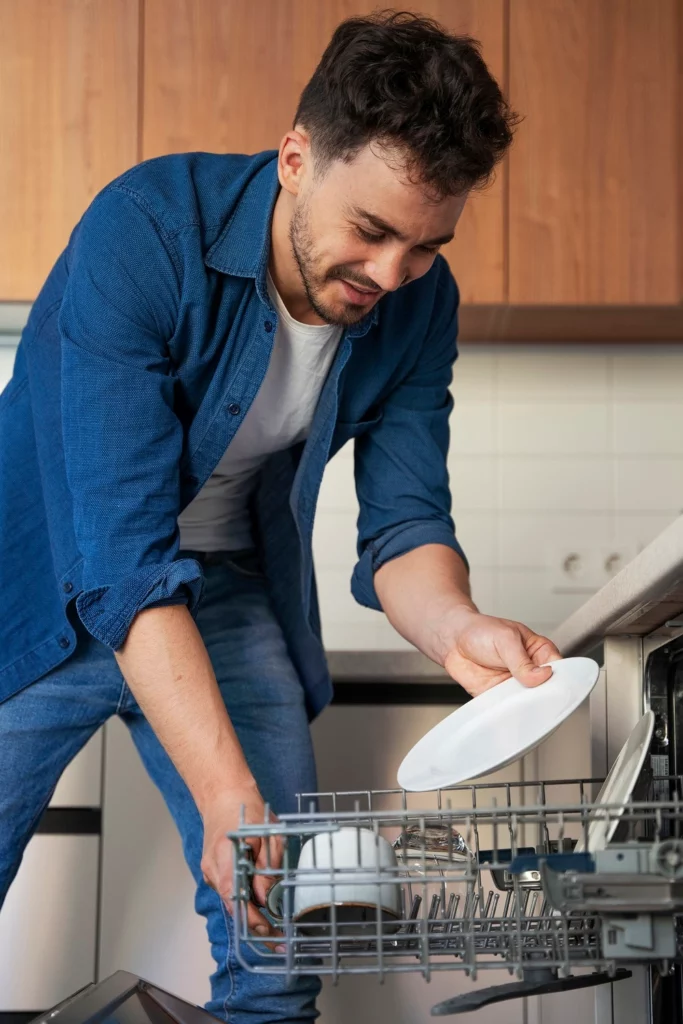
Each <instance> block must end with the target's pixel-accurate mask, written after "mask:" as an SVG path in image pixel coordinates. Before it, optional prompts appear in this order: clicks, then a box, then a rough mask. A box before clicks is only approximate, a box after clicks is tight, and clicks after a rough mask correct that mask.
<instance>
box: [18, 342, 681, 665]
mask: <svg viewBox="0 0 683 1024" xmlns="http://www.w3.org/2000/svg"><path fill="white" fill-rule="evenodd" d="M7 340H8V339H2V338H0V388H2V387H4V385H5V383H6V381H7V380H8V379H9V377H10V374H11V370H12V362H13V358H14V351H13V349H12V348H11V347H9V346H7V345H5V346H4V347H3V345H2V344H1V343H2V342H3V341H7ZM452 390H453V395H454V399H455V409H454V412H453V416H452V420H451V432H452V441H451V451H450V456H449V469H450V473H451V486H452V491H453V508H454V516H455V520H456V527H457V531H458V536H459V537H460V539H461V541H462V543H463V546H464V548H465V551H466V552H467V555H468V557H469V559H470V562H471V565H472V580H473V587H474V595H475V598H476V600H477V601H478V602H479V604H480V606H481V607H482V609H483V610H485V611H487V612H490V613H491V614H495V615H504V616H508V617H510V618H519V619H522V620H523V621H525V622H527V623H528V624H529V625H531V626H533V627H535V628H537V629H539V630H541V631H544V630H549V629H550V628H552V626H553V625H556V624H557V623H558V622H560V621H561V620H562V619H563V618H565V617H566V616H567V615H568V614H569V613H570V612H571V611H573V609H574V608H575V607H577V606H578V605H579V604H581V603H582V602H583V601H585V599H586V597H587V596H588V595H589V594H590V593H592V592H593V591H595V590H596V589H598V588H599V587H600V586H601V585H602V584H603V583H605V582H606V581H607V580H608V579H609V576H610V575H611V574H612V573H613V572H614V571H616V569H618V568H619V562H618V561H617V562H615V563H614V564H613V565H612V569H611V571H606V570H605V568H604V563H605V562H606V560H607V559H608V558H609V557H610V556H611V555H617V556H621V561H622V562H623V561H628V560H629V559H630V558H632V557H633V556H634V555H635V554H637V552H638V551H639V550H640V549H641V548H642V547H643V546H645V544H647V543H649V541H650V540H652V539H653V537H655V536H656V535H657V534H658V533H659V532H660V531H661V530H662V529H663V528H664V527H665V526H667V525H668V523H670V522H671V520H672V519H674V518H675V517H676V516H677V515H679V514H680V513H681V511H683V346H672V345H655V344H652V343H647V342H643V344H642V345H624V346H620V345H610V346H605V345H574V346H561V345H552V346H543V345H533V346H532V345H527V346H524V345H499V346H493V345H492V346H486V345H470V346H467V345H465V346H463V349H462V352H461V354H460V357H459V359H458V362H457V363H456V366H455V372H454V382H453V389H452ZM357 510H358V509H357V503H356V497H355V491H354V486H353V455H352V449H351V446H350V445H347V446H346V448H344V449H343V450H342V451H341V452H340V453H339V454H338V455H337V456H336V458H335V459H333V460H332V462H331V463H330V465H329V467H328V469H327V472H326V474H325V479H324V481H323V486H322V491H321V495H320V505H319V512H318V519H317V523H316V531H315V536H314V546H315V554H316V564H317V570H318V585H319V591H320V600H321V606H322V618H323V628H324V634H325V642H326V645H327V647H328V648H329V649H330V650H335V649H336V650H345V649H350V648H353V649H356V650H372V649H377V650H382V649H384V650H392V649H397V650H401V649H403V648H406V647H408V644H407V643H406V642H405V641H404V640H403V639H402V638H401V637H399V636H398V635H397V634H396V633H395V632H394V630H393V629H392V628H391V626H390V625H389V624H388V622H387V621H386V620H385V619H384V617H383V616H382V615H379V614H377V613H376V612H372V611H369V610H368V609H365V608H360V607H359V606H358V605H356V604H355V602H354V601H353V599H352V597H351V593H350V588H349V581H350V577H351V571H352V568H353V565H354V562H355V520H356V515H357ZM572 554H575V555H578V556H579V559H580V561H579V564H578V567H577V569H576V571H575V572H574V573H573V574H572V575H569V574H568V573H566V572H565V571H564V570H563V568H562V566H563V562H564V561H565V559H566V558H567V557H568V556H570V555H572Z"/></svg>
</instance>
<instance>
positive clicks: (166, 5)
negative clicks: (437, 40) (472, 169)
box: [142, 0, 504, 302]
mask: <svg viewBox="0 0 683 1024" xmlns="http://www.w3.org/2000/svg"><path fill="white" fill-rule="evenodd" d="M376 6H377V5H376V4H374V3H372V2H363V0H325V2H324V3H312V2H311V0H259V2H258V3H254V2H253V0H230V2H226V0H203V2H202V3H195V2H193V0H146V4H145V42H144V90H143V93H144V113H143V132H142V139H143V157H144V158H147V157H153V156H160V155H161V154H163V153H172V152H182V151H189V150H209V151H212V152H221V151H222V152H227V153H240V152H242V153H254V152H258V151H259V150H262V149H269V148H277V147H278V146H279V143H280V139H281V138H282V135H283V134H284V133H285V132H286V131H287V130H288V129H289V128H290V127H291V123H292V118H293V116H294V112H295V110H296V106H297V102H298V99H299V96H300V94H301V92H302V90H303V88H304V86H305V85H306V83H307V81H308V80H309V78H310V76H311V75H312V73H313V71H314V70H315V67H316V64H317V63H318V61H319V59H320V56H321V55H322V52H323V50H324V48H325V46H326V45H327V43H328V42H329V39H330V37H331V35H332V33H333V31H334V29H335V27H336V26H337V25H338V24H339V22H340V21H342V20H344V18H347V17H350V16H352V15H358V14H367V13H369V12H370V11H372V10H373V9H375V8H376ZM419 9H420V11H421V12H422V13H424V14H427V15H431V16H433V17H435V18H436V19H437V20H439V21H441V23H442V24H443V25H444V26H445V27H447V28H448V29H450V30H452V31H458V32H468V33H470V34H472V35H474V36H475V37H477V38H479V39H480V40H481V42H482V45H483V53H484V56H485V58H486V59H487V60H488V61H489V63H490V66H491V69H492V71H493V73H494V74H495V75H496V76H497V77H499V78H501V77H502V74H503V0H423V2H422V3H421V4H420V5H419ZM502 195H503V188H502V176H501V175H500V174H499V180H498V182H497V183H496V184H494V186H493V187H492V188H490V189H489V190H487V191H485V192H483V193H481V194H478V195H475V196H473V197H472V198H471V200H470V203H469V205H468V208H467V209H466V211H465V213H464V215H463V218H462V221H461V224H460V225H459V227H458V239H457V241H456V242H454V243H452V245H451V246H449V247H448V251H447V253H446V255H447V256H448V258H449V260H450V262H451V264H452V266H453V267H454V270H455V272H456V276H457V278H458V281H459V283H460V287H461V291H462V296H463V300H464V301H469V302H501V301H502V300H503V298H504V296H503V206H502Z"/></svg>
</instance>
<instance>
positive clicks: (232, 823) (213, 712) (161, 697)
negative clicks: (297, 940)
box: [116, 605, 282, 937]
mask: <svg viewBox="0 0 683 1024" xmlns="http://www.w3.org/2000/svg"><path fill="white" fill-rule="evenodd" d="M116 659H117V661H118V664H119V667H120V669H121V671H122V673H123V676H124V678H125V680H126V682H127V683H128V685H129V687H130V688H131V690H132V691H133V693H134V695H135V697H136V698H137V701H138V704H139V705H140V707H141V708H142V711H143V712H144V714H145V717H146V718H147V720H148V722H149V723H150V725H151V726H152V728H153V729H154V732H155V733H156V735H157V736H158V738H159V740H160V741H161V743H162V744H163V746H164V749H165V750H166V752H167V753H168V755H169V757H170V758H171V760H172V761H173V763H174V765H175V766H176V768H177V769H178V771H179V773H180V775H181V776H182V778H183V779H184V781H185V783H186V784H187V787H188V789H189V790H190V793H191V794H192V796H193V798H194V801H195V804H196V805H197V808H198V809H199V813H200V814H201V816H202V820H203V822H204V853H203V857H202V863H201V869H202V872H203V874H204V878H205V879H206V881H207V882H208V884H209V885H211V886H212V887H213V888H214V889H215V890H216V891H217V892H218V893H219V894H220V896H221V898H222V899H223V901H224V903H225V905H226V907H227V908H228V910H229V911H230V913H233V911H234V908H235V903H234V900H233V899H232V897H233V896H234V892H233V890H234V884H235V883H234V875H233V851H234V846H233V843H232V840H230V839H227V838H226V833H227V832H232V831H235V830H236V829H237V828H239V825H240V811H241V808H242V806H244V823H245V824H246V825H263V823H264V818H265V813H266V809H265V804H264V802H263V798H262V796H261V794H260V793H259V790H258V786H257V785H256V782H255V781H254V777H253V775H252V773H251V770H250V768H249V765H248V764H247V761H246V758H245V756H244V753H243V751H242V748H241V746H240V743H239V740H238V738H237V734H236V733H235V730H234V728H233V725H232V722H231V721H230V717H229V715H228V712H227V710H226V707H225V704H224V702H223V698H222V696H221V693H220V690H219V688H218V684H217V682H216V677H215V675H214V671H213V666H212V665H211V660H210V658H209V655H208V652H207V650H206V647H205V646H204V641H203V640H202V638H201V636H200V634H199V630H198V629H197V626H196V623H195V622H194V620H193V618H192V616H191V615H190V613H189V612H188V610H187V608H186V607H185V606H184V605H171V606H168V607H161V608H148V609H146V610H145V611H143V612H140V614H139V615H137V616H136V618H135V620H134V621H133V624H132V626H131V628H130V630H129V633H128V636H127V638H126V642H125V644H124V645H123V647H122V648H121V649H120V650H119V651H117V652H116ZM226 781H227V786H226ZM273 820H275V819H273ZM250 846H251V848H252V852H253V857H254V862H255V865H256V867H257V868H262V869H265V868H267V867H268V866H270V867H272V868H277V867H279V866H280V865H281V863H282V840H280V839H271V840H270V841H269V842H267V841H265V840H264V841H261V840H260V839H258V838H254V839H253V840H252V841H251V842H250ZM271 885H272V880H271V879H268V878H266V876H265V875H256V876H254V877H253V886H252V887H253V894H254V899H253V901H251V902H250V903H249V904H248V906H247V920H248V924H249V928H250V929H251V930H252V931H253V932H255V933H256V934H257V935H272V936H273V937H277V936H278V935H279V933H278V932H277V931H276V930H275V929H274V928H273V927H272V926H271V925H270V924H269V922H268V921H267V920H266V918H265V917H264V916H263V914H261V913H260V911H259V909H258V906H257V904H261V906H263V905H264V904H265V900H266V894H267V892H268V889H269V888H270V886H271ZM263 929H265V931H263Z"/></svg>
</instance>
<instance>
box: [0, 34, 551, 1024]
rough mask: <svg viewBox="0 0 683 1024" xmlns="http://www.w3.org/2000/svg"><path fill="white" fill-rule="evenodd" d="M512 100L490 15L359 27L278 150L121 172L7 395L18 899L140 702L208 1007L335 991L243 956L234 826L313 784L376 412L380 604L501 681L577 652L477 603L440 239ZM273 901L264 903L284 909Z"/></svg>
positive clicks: (456, 663) (481, 173)
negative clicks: (200, 942) (334, 595)
mask: <svg viewBox="0 0 683 1024" xmlns="http://www.w3.org/2000/svg"><path fill="white" fill-rule="evenodd" d="M512 124H513V117H512V115H511V114H510V112H509V110H508V108H507V106H506V104H505V102H504V100H503V98H502V96H501V93H500V91H499V89H498V86H497V85H496V83H495V82H494V80H493V79H492V78H491V76H490V75H489V73H488V70H487V69H486V66H485V64H484V63H483V61H482V60H481V58H480V56H479V53H478V51H477V49H476V47H475V46H473V45H472V43H471V41H469V40H467V39H464V38H457V37H452V36H449V35H447V34H445V33H444V32H443V31H442V30H441V29H440V28H439V27H438V26H437V25H435V24H434V23H433V22H430V21H429V20H426V19H421V18H419V17H416V16H413V15H407V14H399V15H395V14H394V15H391V14H389V15H387V14H384V15H376V16H373V17H370V18H367V19H353V20H350V21H348V22H346V23H344V24H342V25H341V26H340V27H339V28H338V29H337V31H336V32H335V34H334V36H333V38H332V40H331V42H330V44H329V46H328V48H327V50H326V51H325V53H324V55H323V58H322V61H321V63H320V65H319V67H318V69H317V70H316V72H315V74H314V76H313V78H312V80H311V82H310V83H309V85H308V86H307V87H306V89H305V90H304V93H303V95H302V97H301V101H300V105H299V109H298V111H297V114H296V117H295V120H294V128H293V129H292V130H291V131H289V132H287V133H286V135H285V136H284V138H283V139H282V141H281V143H280V147H279V151H278V152H277V153H271V152H267V153H261V154H258V155H256V156H251V157H246V156H222V155H210V154H185V155H180V156H168V157H162V158H161V159H158V160H152V161H149V162H147V163H145V164H142V165H140V166H138V167H135V168H133V169H132V170H130V171H128V172H127V173H126V174H124V175H122V176H121V177H120V178H119V179H117V180H116V181H114V182H113V183H112V184H111V185H109V186H108V187H107V188H106V189H104V191H103V192H102V193H101V194H100V195H99V196H97V198H96V199H95V200H94V202H93V203H92V205H91V206H90V208H89V209H88V210H87V212H86V213H85V215H84V217H83V218H82V220H81V222H80V223H79V224H78V225H77V227H76V229H75V230H74V232H73V234H72V236H71V239H70V241H69V245H68V247H67V249H66V250H65V252H64V253H63V254H62V255H61V257H60V258H59V260H58V262H57V264H56V265H55V267H54V269H53V270H52V272H51V274H50V276H49V278H48V280H47V282H46V284H45V286H44V287H43V289H42V291H41V293H40V295H39V297H38V299H37V301H36V303H35V305H34V307H33V309H32V312H31V316H30V320H29V323H28V325H27V328H26V330H25V332H24V335H23V337H22V341H21V344H20V346H19V350H18V354H17V360H16V367H15V372H14V376H13V379H12V381H11V382H10V384H9V386H8V388H7V389H6V391H5V392H4V394H3V396H2V399H1V403H0V417H1V427H0V429H1V430H2V438H3V441H2V449H1V451H0V481H1V487H0V530H1V541H2V550H3V558H2V567H1V568H0V584H1V586H2V592H3V594H4V598H5V602H4V609H3V613H4V614H3V640H2V657H1V665H0V699H2V703H0V902H1V901H2V898H3V896H4V894H5V893H6V891H7V889H8V887H9V884H10V882H11V880H12V878H13V876H14V874H15V873H16V870H17V867H18V865H19V862H20V859H21V855H22V851H23V849H24V847H25V844H26V843H27V841H28V839H29V838H30V836H31V834H32V831H33V829H34V827H35V825H36V822H37V821H38V819H39V818H40V815H41V813H42V811H43V809H44V807H45V806H46V804H47V802H48V800H49V798H50V795H51V793H52V791H53V789H54V786H55V784H56V782H57V780H58V778H59V776H60V774H61V772H62V771H63V769H64V768H65V766H66V765H67V763H68V762H69V761H70V760H71V758H73V756H74V755H75V754H76V753H77V751H78V750H79V749H80V748H81V747H82V746H83V744H84V743H85V742H86V740H87V739H88V738H89V737H90V736H91V735H92V734H93V733H94V732H95V730H96V729H97V728H99V727H100V725H101V724H102V723H103V722H104V721H105V720H106V719H107V718H108V717H110V716H111V715H113V714H119V715H121V717H122V718H123V719H124V720H125V721H126V723H127V725H128V726H129V728H130V730H131V733H132V736H133V739H134V741H135V743H136V745H137V747H138V749H139V751H140V754H141V756H142V758H143V760H144V762H145V765H146V767H147V769H148V771H149V773H150V775H151V776H152V778H153V779H154V781H155V782H156V783H157V784H158V786H159V787H160V789H161V791H162V793H163V795H164V797H165V799H166V801H167V803H168V806H169V809H170V811H171V813H172V815H173V816H174V819H175V821H176V823H177V825H178V828H179V830H180V833H181V835H182V838H183V843H184V849H185V854H186V857H187V861H188V864H189V866H190V868H191V870H192V872H193V874H194V877H195V880H196V882H197V901H196V905H197V909H198V911H199V912H200V913H202V914H204V915H205V916H206V918H207V927H208V932H209V937H210V940H211V942H212V947H213V952H214V955H215V958H216V963H217V970H216V973H215V974H214V976H213V978H212V986H213V987H212V999H211V1002H210V1003H209V1009H210V1010H211V1011H212V1012H213V1013H215V1014H217V1015H222V1016H224V1017H226V1018H227V1019H229V1020H231V1021H235V1022H239V1024H244V1022H247V1021H256V1020H258V1021H273V1022H275V1021H278V1022H282V1021H287V1022H290V1024H291V1022H295V1021H303V1020H310V1019H313V1018H314V1017H315V1016H316V1011H315V1006H314V1003H315V996H316V993H317V991H318V981H317V980H316V979H315V978H313V977H311V978H307V979H300V980H299V981H298V982H297V984H296V985H295V986H294V987H293V988H292V989H286V988H285V986H284V984H283V983H282V980H281V977H280V976H278V975H273V974H270V975H268V974H265V975H264V974H254V973H250V972H247V971H245V970H244V969H243V968H242V967H241V966H240V964H239V962H238V960H237V957H236V950H235V943H234V941H233V926H232V921H231V918H230V913H229V910H230V908H231V901H230V897H231V894H232V874H231V844H230V842H229V840H227V839H226V838H225V833H226V832H227V831H228V830H230V829H231V828H234V827H235V826H236V824H237V822H238V816H239V810H240V807H242V806H244V808H245V816H246V820H247V822H257V821H263V816H264V813H265V807H264V800H265V801H267V802H268V803H269V804H270V806H271V807H272V809H273V810H274V811H275V812H276V813H282V812H283V811H287V810H291V809H292V808H293V806H294V804H293V800H294V794H295V793H296V792H297V791H302V790H304V791H311V790H314V789H315V770H314V764H313V757H312V753H311V744H310V738H309V731H308V721H309V719H310V718H311V717H313V716H314V715H315V714H317V713H318V712H319V711H320V710H321V709H322V708H323V707H324V706H325V704H326V703H327V702H328V700H329V698H330V682H329V678H328V674H327V669H326V665H325V658H324V654H323V648H322V645H321V640H320V629H319V621H318V612H317V603H316V596H315V585H314V579H313V569H312V556H311V533H312V527H313V516H314V511H315V504H316V498H317V494H318V489H319V486H320V481H321V478H322V474H323V469H324V466H325V463H326V461H327V459H328V458H329V457H330V456H331V455H333V454H334V452H336V451H337V450H338V449H339V448H340V447H341V446H342V445H343V444H344V443H345V442H347V441H348V440H350V439H351V438H354V439H355V446H356V485H357V491H358V496H359V500H360V509H361V511H360V519H359V524H358V554H359V561H358V564H357V566H356V569H355V571H354V576H353V582H352V587H353V591H354V594H355V596H356V598H357V599H358V600H359V601H360V602H362V603H363V604H366V605H368V606H370V607H373V608H376V609H379V610H383V611H384V613H385V614H386V615H387V616H388V618H389V620H390V621H391V622H392V624H393V625H394V626H395V628H396V629H397V630H398V631H399V632H400V633H401V634H402V635H403V636H404V637H406V638H407V639H408V640H410V641H411V642H412V643H413V644H414V645H415V646H416V647H417V648H419V649H420V650H421V651H423V652H424V653H425V654H426V655H428V656H429V657H430V658H432V659H433V660H434V661H435V662H437V663H438V664H440V665H444V666H445V667H446V668H447V670H448V671H449V672H450V673H451V675H452V676H453V677H454V678H455V679H457V680H458V681H459V682H460V683H462V685H463V686H465V687H466V688H467V690H469V692H470V693H472V694H476V693H479V692H481V691H482V690H484V689H486V688H487V687H490V686H493V685H495V684H496V683H498V682H500V681H501V680H502V679H504V678H505V677H506V676H507V675H508V674H509V673H510V672H514V673H515V674H517V675H518V676H519V678H520V679H521V680H522V681H523V682H524V683H527V684H528V685H534V684H536V683H541V682H543V681H545V679H546V678H547V677H548V676H549V674H550V670H549V669H547V668H546V669H544V668H542V667H540V666H542V664H543V663H544V662H546V661H547V660H548V659H552V658H554V657H557V656H558V655H557V651H556V650H555V648H554V647H553V646H552V645H551V644H550V642H549V641H548V640H546V639H545V638H543V637H539V636H536V635H534V634H533V633H532V632H531V631H530V630H529V629H527V628H526V627H524V626H522V625H520V624H518V623H512V622H508V621H504V620H500V619H495V618H490V617H488V616H486V615H483V614H480V613H479V611H478V610H477V608H476V607H475V606H474V604H473V603H472V601H471V598H470V593H469V584H468V572H467V567H466V562H465V559H464V556H463V553H462V551H461V549H460V546H459V544H458V542H457V540H456V538H455V535H454V530H453V523H452V520H451V518H450V511H449V510H450V497H449V491H448V479H447V471H446V453H447V446H448V416H449V412H450V408H451V399H450V397H449V393H448V386H449V383H450V379H451V367H452V364H453V361H454V359H455V356H456V347H455V339H456V329H457V328H456V324H457V308H458V293H457V289H456V286H455V283H454V281H453V278H452V277H451V274H450V272H449V270H448V266H447V264H446V262H445V260H444V259H443V258H442V257H440V256H438V249H439V247H440V246H441V245H443V244H444V243H445V242H448V241H449V240H450V239H451V238H452V237H453V233H454V230H455V226H456V223H457V221H458V218H459V217H460V215H461V213H462V209H463V206H464V204H465V200H466V198H467V195H468V193H469V191H470V190H471V189H473V188H475V187H476V186H478V185H480V184H481V183H482V182H485V181H486V180H487V179H488V178H489V176H490V174H491V171H492V169H493V167H494V165H495V163H496V162H497V161H498V160H499V159H500V157H501V156H502V154H503V153H504V152H505V150H506V148H507V147H508V145H509V143H510V141H511V128H512ZM253 852H254V856H255V858H256V859H257V862H258V863H260V864H262V863H264V851H263V849H260V848H259V847H258V844H257V843H255V844H254V851H253ZM264 897H265V883H264V882H263V879H261V880H260V882H259V884H258V885H257V887H256V891H255V896H254V903H253V904H252V905H251V906H250V910H249V923H250V926H251V927H252V928H254V930H255V931H256V932H257V933H259V934H261V935H271V934H272V929H271V927H270V925H269V923H268V921H267V919H266V918H265V917H264V916H263V915H262V914H261V913H260V911H259V909H258V906H257V904H259V903H260V904H262V903H263V901H264ZM272 937H273V938H274V940H275V942H276V941H277V940H276V936H275V935H274V934H272Z"/></svg>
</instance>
